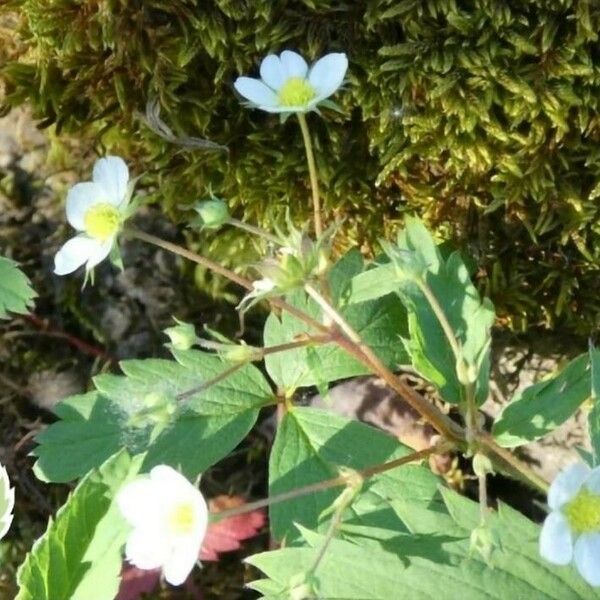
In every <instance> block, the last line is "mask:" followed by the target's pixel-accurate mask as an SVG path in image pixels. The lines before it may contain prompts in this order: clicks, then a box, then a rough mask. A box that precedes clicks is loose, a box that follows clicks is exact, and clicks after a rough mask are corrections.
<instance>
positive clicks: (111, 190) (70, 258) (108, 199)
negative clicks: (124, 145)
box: [54, 156, 130, 275]
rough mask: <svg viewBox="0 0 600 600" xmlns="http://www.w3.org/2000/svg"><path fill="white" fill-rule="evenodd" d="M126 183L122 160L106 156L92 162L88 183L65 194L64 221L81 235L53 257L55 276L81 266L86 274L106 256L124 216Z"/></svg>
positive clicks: (127, 171)
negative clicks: (65, 219) (65, 216)
mask: <svg viewBox="0 0 600 600" xmlns="http://www.w3.org/2000/svg"><path fill="white" fill-rule="evenodd" d="M128 182H129V169H128V168H127V165H126V164H125V162H124V161H123V159H122V158H119V157H118V156H107V157H106V158H101V159H99V160H97V161H96V164H95V165H94V170H93V175H92V181H86V182H84V183H77V184H76V185H74V186H73V187H72V188H71V189H70V190H69V192H68V193H67V205H66V212H67V220H68V221H69V223H70V224H71V225H72V226H73V227H74V228H75V229H77V231H80V232H81V233H80V234H79V235H78V236H76V237H74V238H71V239H70V240H69V241H68V242H66V243H65V244H64V245H63V247H62V248H61V249H60V250H59V251H58V252H57V253H56V256H55V257H54V272H55V273H56V274H57V275H66V274H67V273H72V272H73V271H75V269H77V268H78V267H80V266H81V265H83V264H85V268H86V271H90V270H91V269H93V268H94V267H95V266H96V265H97V264H98V263H100V262H101V261H103V260H104V259H105V258H106V257H107V256H108V255H109V254H110V251H111V250H112V247H113V245H114V244H115V241H116V238H117V234H118V233H119V230H120V228H121V225H122V224H123V221H124V219H125V216H126V209H127V204H128V202H129V196H130V190H129V187H128Z"/></svg>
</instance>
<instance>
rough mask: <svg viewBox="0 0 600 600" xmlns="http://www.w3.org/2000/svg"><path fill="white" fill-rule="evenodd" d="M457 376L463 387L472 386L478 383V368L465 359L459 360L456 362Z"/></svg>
mask: <svg viewBox="0 0 600 600" xmlns="http://www.w3.org/2000/svg"><path fill="white" fill-rule="evenodd" d="M456 376H457V378H458V381H459V382H460V383H461V385H465V386H466V385H471V384H473V383H475V382H476V381H477V368H476V367H475V366H473V365H470V364H469V363H467V361H466V360H465V359H464V358H459V359H458V360H457V361H456Z"/></svg>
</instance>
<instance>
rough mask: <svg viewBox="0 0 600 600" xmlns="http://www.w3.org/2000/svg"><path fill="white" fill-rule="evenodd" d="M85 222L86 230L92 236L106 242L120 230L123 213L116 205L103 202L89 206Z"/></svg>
mask: <svg viewBox="0 0 600 600" xmlns="http://www.w3.org/2000/svg"><path fill="white" fill-rule="evenodd" d="M83 222H84V225H85V232H86V233H87V234H88V235H89V236H90V237H91V238H94V239H96V240H98V241H100V242H104V241H106V240H107V239H108V238H110V237H111V236H113V235H114V234H115V233H117V231H118V230H119V225H120V224H121V214H120V213H119V209H118V208H117V207H116V206H113V205H112V204H108V202H101V203H99V204H94V206H91V207H90V208H89V210H88V211H87V212H86V213H85V217H84V218H83Z"/></svg>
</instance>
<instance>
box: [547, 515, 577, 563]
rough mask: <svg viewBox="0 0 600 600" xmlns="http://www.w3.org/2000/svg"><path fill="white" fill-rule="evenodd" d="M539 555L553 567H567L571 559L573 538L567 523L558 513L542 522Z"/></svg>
mask: <svg viewBox="0 0 600 600" xmlns="http://www.w3.org/2000/svg"><path fill="white" fill-rule="evenodd" d="M540 555H541V556H542V558H545V559H546V560H547V561H549V562H551V563H554V564H555V565H568V564H569V563H570V562H571V558H572V557H573V537H572V535H571V530H570V528H569V523H568V522H567V520H566V519H565V517H564V516H563V515H562V514H561V513H559V512H552V513H550V514H549V515H548V516H547V517H546V520H545V521H544V525H543V527H542V533H541V534H540Z"/></svg>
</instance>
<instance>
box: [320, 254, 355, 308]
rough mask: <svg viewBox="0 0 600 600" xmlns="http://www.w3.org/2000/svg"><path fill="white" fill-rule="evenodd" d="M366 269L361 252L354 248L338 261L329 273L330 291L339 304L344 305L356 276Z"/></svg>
mask: <svg viewBox="0 0 600 600" xmlns="http://www.w3.org/2000/svg"><path fill="white" fill-rule="evenodd" d="M363 269H364V260H363V256H362V254H361V253H360V251H359V250H357V249H356V248H352V250H349V251H348V252H346V254H344V256H343V257H342V258H341V259H340V260H338V262H337V263H335V265H334V266H333V267H332V269H331V270H330V271H329V273H328V275H327V278H328V280H329V291H330V292H331V296H332V297H333V299H334V301H335V302H336V303H337V304H342V303H344V302H345V300H346V299H347V298H348V297H349V295H350V293H351V289H350V288H351V284H352V282H353V281H354V278H355V276H357V275H358V274H359V273H361V272H362V270H363Z"/></svg>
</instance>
